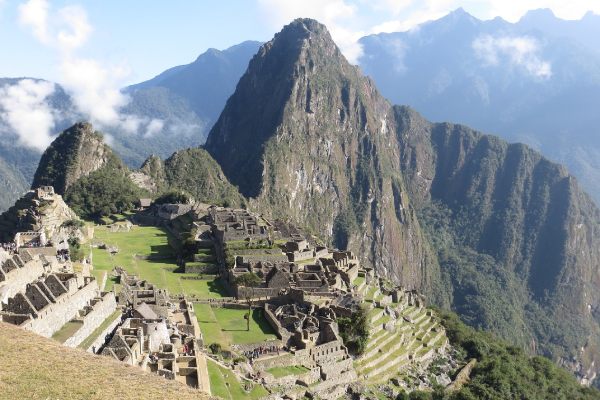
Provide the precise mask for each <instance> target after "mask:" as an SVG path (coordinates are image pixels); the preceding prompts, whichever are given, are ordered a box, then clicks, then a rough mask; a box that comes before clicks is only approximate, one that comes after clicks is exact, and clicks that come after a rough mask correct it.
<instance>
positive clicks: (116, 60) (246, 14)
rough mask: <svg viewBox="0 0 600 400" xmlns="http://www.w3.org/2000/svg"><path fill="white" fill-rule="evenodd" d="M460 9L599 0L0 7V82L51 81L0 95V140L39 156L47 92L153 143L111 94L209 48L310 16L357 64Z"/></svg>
mask: <svg viewBox="0 0 600 400" xmlns="http://www.w3.org/2000/svg"><path fill="white" fill-rule="evenodd" d="M460 7H462V8H463V9H464V10H466V11H467V12H468V13H470V14H471V15H473V16H475V17H477V18H479V19H492V18H495V17H498V16H499V17H502V18H504V19H506V20H507V21H510V22H516V21H518V20H519V18H521V17H522V16H523V15H524V14H525V13H526V12H527V11H528V10H532V9H539V8H550V9H551V10H552V11H553V12H554V14H555V15H556V16H558V17H560V18H563V19H580V18H581V17H583V15H584V14H585V13H586V12H588V11H592V12H594V13H596V14H600V0H462V1H461V0H220V1H208V0H186V1H184V0H169V1H158V0H119V1H117V0H0V52H1V54H2V59H1V62H0V77H13V78H22V77H29V78H42V79H46V80H48V81H50V82H44V81H36V80H31V79H25V80H21V81H19V82H18V83H16V84H12V85H5V86H3V87H0V120H1V121H2V122H1V123H0V139H1V138H3V137H4V136H3V135H4V134H5V133H7V132H8V133H9V134H10V132H16V134H17V137H18V141H19V144H21V145H24V146H27V147H30V148H33V149H36V150H38V151H43V150H44V149H45V148H46V146H48V144H49V143H50V142H51V141H52V140H53V138H54V137H55V135H56V132H55V126H56V121H57V120H59V119H60V118H61V117H62V116H61V115H59V114H58V111H57V110H56V109H53V108H52V106H51V105H50V99H51V97H52V95H53V94H54V93H56V90H57V86H56V85H55V84H54V83H59V84H60V85H61V86H62V88H63V89H65V90H66V92H67V93H68V94H69V95H70V99H71V100H72V102H73V104H74V105H75V108H76V112H77V113H78V114H79V115H84V116H85V118H86V119H87V120H89V121H91V122H92V123H94V125H96V126H98V127H100V128H105V127H106V128H108V127H112V128H115V127H118V129H121V130H123V131H126V132H128V133H140V134H142V135H151V134H154V133H156V132H159V131H161V129H162V128H163V127H164V123H165V121H162V120H157V119H149V118H144V117H140V116H137V115H128V114H124V113H123V112H122V110H123V108H124V106H125V105H127V103H128V102H129V100H130V99H129V98H128V96H127V95H126V94H125V93H123V92H122V90H121V89H122V88H124V87H125V86H127V85H129V84H132V83H137V82H142V81H145V80H148V79H150V78H152V77H154V76H156V75H158V74H159V73H161V72H162V71H164V70H166V69H168V68H171V67H174V66H176V65H182V64H188V63H190V62H192V61H193V60H195V59H196V58H197V57H198V56H199V55H200V54H201V53H203V52H205V51H206V50H207V49H209V48H217V49H225V48H227V47H230V46H232V45H235V44H238V43H240V42H243V41H245V40H258V41H268V40H270V39H271V38H272V37H273V35H274V34H275V33H276V32H278V31H280V30H281V28H282V27H283V25H285V24H287V23H289V22H290V21H292V20H293V19H295V18H298V17H310V18H315V19H317V20H319V21H320V22H322V23H324V24H325V25H326V26H327V27H328V29H329V31H330V33H331V35H332V37H333V39H334V40H335V42H336V43H337V45H338V46H339V47H340V49H341V50H342V52H343V53H344V55H345V56H346V58H347V59H348V60H349V61H350V62H352V63H356V62H357V60H358V59H359V57H360V55H361V51H362V49H361V47H360V45H359V44H358V40H359V39H360V38H361V37H363V36H365V35H369V34H374V33H380V32H399V31H407V30H411V29H414V28H415V27H417V26H418V25H419V24H421V23H423V22H426V21H430V20H434V19H438V18H441V17H443V16H444V15H446V14H448V13H449V12H451V11H453V10H456V9H457V8H460ZM476 45H477V49H478V50H479V52H480V53H481V54H482V56H483V57H484V59H485V60H487V61H486V62H489V63H493V62H497V59H498V57H499V56H500V55H501V53H502V54H503V53H506V54H508V56H510V57H512V58H513V59H514V61H515V62H516V63H518V64H522V65H523V66H524V67H525V68H527V69H528V70H529V71H530V72H531V73H532V74H533V75H536V76H538V77H549V76H551V74H552V70H551V66H550V65H549V64H548V63H546V62H545V61H544V60H541V59H539V58H538V57H537V55H536V51H535V50H536V46H535V43H531V42H528V41H526V40H520V39H519V40H517V41H515V39H514V38H509V40H507V39H502V38H501V39H495V38H483V39H482V41H480V42H478V43H476Z"/></svg>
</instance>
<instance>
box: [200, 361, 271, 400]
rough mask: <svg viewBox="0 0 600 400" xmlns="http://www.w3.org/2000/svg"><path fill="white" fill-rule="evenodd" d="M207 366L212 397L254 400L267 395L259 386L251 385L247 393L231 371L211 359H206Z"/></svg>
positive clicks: (227, 399)
mask: <svg viewBox="0 0 600 400" xmlns="http://www.w3.org/2000/svg"><path fill="white" fill-rule="evenodd" d="M207 365H208V377H209V379H210V391H211V393H212V395H213V396H217V397H219V398H222V399H226V400H229V399H231V400H237V399H250V400H254V399H260V398H262V397H266V396H268V394H269V393H268V392H267V390H266V389H265V388H264V387H262V386H261V385H253V387H252V390H251V391H250V392H247V391H246V390H245V389H244V387H243V385H242V384H241V383H240V381H239V380H238V378H237V377H236V375H235V374H234V373H233V372H232V371H230V370H228V369H226V368H223V367H221V366H220V365H218V364H217V363H215V362H214V361H212V360H211V359H207Z"/></svg>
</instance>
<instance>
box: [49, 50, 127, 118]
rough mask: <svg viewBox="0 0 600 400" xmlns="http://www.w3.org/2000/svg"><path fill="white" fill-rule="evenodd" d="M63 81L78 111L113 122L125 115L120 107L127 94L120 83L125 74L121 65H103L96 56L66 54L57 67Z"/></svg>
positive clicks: (125, 71) (123, 103)
mask: <svg viewBox="0 0 600 400" xmlns="http://www.w3.org/2000/svg"><path fill="white" fill-rule="evenodd" d="M60 72H61V76H62V82H61V83H62V84H63V86H64V87H65V89H66V90H67V92H69V94H70V95H71V96H72V97H73V101H74V103H75V104H76V105H77V108H78V109H79V111H81V112H82V113H84V114H85V115H88V116H89V117H90V119H91V120H92V123H94V124H100V125H103V126H116V125H118V124H120V123H121V121H122V120H123V119H124V118H123V117H122V116H121V115H120V113H119V110H120V108H121V107H123V106H125V105H126V104H127V103H128V101H129V98H128V97H127V96H125V95H124V94H123V93H122V92H121V90H120V89H119V88H120V84H121V83H122V82H123V80H124V78H125V77H126V76H127V75H128V70H127V69H126V68H123V67H105V66H102V65H101V64H100V63H98V62H97V61H95V60H91V59H83V58H71V57H68V58H65V59H64V60H63V62H62V65H61V68H60Z"/></svg>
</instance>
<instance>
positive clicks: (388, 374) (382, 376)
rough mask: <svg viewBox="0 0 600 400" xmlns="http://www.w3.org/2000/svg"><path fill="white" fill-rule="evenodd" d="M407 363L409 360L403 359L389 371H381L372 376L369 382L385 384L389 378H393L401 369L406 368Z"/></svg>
mask: <svg viewBox="0 0 600 400" xmlns="http://www.w3.org/2000/svg"><path fill="white" fill-rule="evenodd" d="M408 363H409V360H407V359H403V360H402V361H401V362H400V363H398V364H397V365H395V366H394V368H392V369H390V370H389V371H382V372H381V373H379V374H376V375H372V376H371V377H370V378H369V380H370V381H371V382H374V383H376V382H386V381H388V380H390V379H391V378H393V377H394V376H396V375H398V373H399V372H400V371H401V370H402V367H404V366H406V365H407V364H408Z"/></svg>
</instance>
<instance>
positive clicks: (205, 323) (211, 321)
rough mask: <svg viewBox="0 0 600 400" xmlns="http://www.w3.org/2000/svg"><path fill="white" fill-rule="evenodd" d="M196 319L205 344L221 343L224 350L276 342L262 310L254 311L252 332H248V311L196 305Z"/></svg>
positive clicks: (275, 337) (251, 324)
mask: <svg viewBox="0 0 600 400" xmlns="http://www.w3.org/2000/svg"><path fill="white" fill-rule="evenodd" d="M194 311H195V312H196V318H197V319H198V323H199V324H200V330H201V331H202V335H203V336H204V344H205V345H209V344H211V343H219V344H220V345H221V346H222V347H223V348H226V349H227V348H230V347H231V345H232V344H234V343H237V344H248V343H259V342H263V341H266V340H275V339H277V336H276V335H275V333H274V332H273V329H272V328H271V326H270V325H269V323H268V322H267V321H266V320H265V318H264V317H263V316H262V314H261V312H262V310H253V312H252V319H251V320H250V330H249V331H247V330H246V320H245V319H244V315H246V313H247V311H246V310H233V309H229V308H217V307H215V308H213V307H211V306H210V305H209V304H194Z"/></svg>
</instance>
